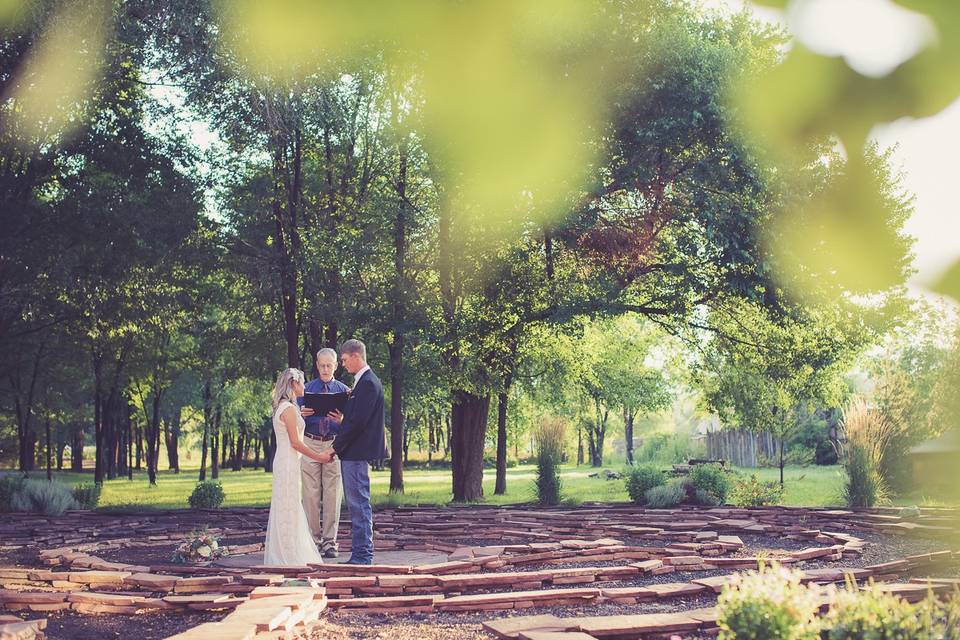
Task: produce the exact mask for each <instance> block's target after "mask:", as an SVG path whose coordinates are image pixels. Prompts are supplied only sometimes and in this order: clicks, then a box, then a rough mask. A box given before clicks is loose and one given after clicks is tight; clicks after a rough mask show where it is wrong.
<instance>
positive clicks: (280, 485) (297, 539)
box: [263, 401, 323, 567]
mask: <svg viewBox="0 0 960 640" xmlns="http://www.w3.org/2000/svg"><path fill="white" fill-rule="evenodd" d="M288 407H294V408H296V407H295V405H293V404H292V403H290V402H287V401H284V402H281V403H280V406H278V407H277V409H276V411H274V412H273V431H274V432H275V433H276V435H277V453H276V454H275V455H274V457H273V494H272V496H271V498H270V518H269V519H268V521H267V539H266V542H265V544H264V554H263V562H264V564H270V565H276V566H288V567H302V566H304V565H306V564H307V563H309V562H314V563H321V562H323V559H322V558H321V557H320V552H319V551H318V550H317V545H316V543H315V542H314V540H313V536H312V535H311V534H310V526H309V525H308V524H307V516H306V514H305V513H304V511H303V503H302V502H301V501H300V455H301V454H300V452H299V451H296V450H294V448H293V447H291V446H290V438H288V437H287V428H286V427H285V426H284V424H283V421H282V420H280V415H281V414H282V413H283V412H284V410H285V409H287V408H288ZM296 413H297V432H298V433H299V434H300V437H301V438H303V429H304V426H305V425H304V422H303V418H302V417H300V411H299V410H297V412H296Z"/></svg>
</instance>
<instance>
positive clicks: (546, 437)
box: [534, 417, 567, 505]
mask: <svg viewBox="0 0 960 640" xmlns="http://www.w3.org/2000/svg"><path fill="white" fill-rule="evenodd" d="M566 427H567V425H566V423H565V422H564V421H563V420H561V419H560V418H556V417H547V418H544V419H543V420H542V421H541V423H540V425H539V426H538V427H537V431H536V433H535V434H534V439H535V441H536V444H537V478H536V488H537V502H538V503H539V504H543V505H556V504H560V500H561V495H560V494H561V489H562V486H561V482H560V461H561V460H562V459H563V441H564V436H565V434H566Z"/></svg>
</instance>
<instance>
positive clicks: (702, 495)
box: [693, 489, 723, 507]
mask: <svg viewBox="0 0 960 640" xmlns="http://www.w3.org/2000/svg"><path fill="white" fill-rule="evenodd" d="M693 503H694V504H698V505H700V506H701V507H718V506H720V505H721V504H723V503H722V502H721V501H720V498H718V497H717V496H715V495H714V494H712V493H710V492H709V491H704V490H703V489H695V490H694V492H693Z"/></svg>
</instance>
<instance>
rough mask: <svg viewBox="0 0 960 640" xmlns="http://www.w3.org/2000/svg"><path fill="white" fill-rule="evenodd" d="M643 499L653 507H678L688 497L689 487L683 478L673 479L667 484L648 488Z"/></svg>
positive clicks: (647, 504)
mask: <svg viewBox="0 0 960 640" xmlns="http://www.w3.org/2000/svg"><path fill="white" fill-rule="evenodd" d="M643 499H644V501H645V502H646V506H648V507H650V508H651V509H667V508H669V507H676V506H677V505H679V504H681V503H683V501H684V500H686V499H687V487H686V485H685V484H684V482H683V481H682V480H671V481H670V482H668V483H667V484H664V485H660V486H658V487H653V488H652V489H647V491H646V492H645V493H644V494H643Z"/></svg>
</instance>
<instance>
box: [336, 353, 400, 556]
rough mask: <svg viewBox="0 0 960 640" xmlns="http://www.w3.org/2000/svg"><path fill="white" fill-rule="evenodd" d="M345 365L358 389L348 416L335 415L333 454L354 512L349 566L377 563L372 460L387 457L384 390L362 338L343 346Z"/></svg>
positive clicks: (350, 404)
mask: <svg viewBox="0 0 960 640" xmlns="http://www.w3.org/2000/svg"><path fill="white" fill-rule="evenodd" d="M340 362H341V364H343V368H344V369H346V370H347V372H348V373H351V374H353V380H354V383H353V391H352V392H351V393H350V398H349V399H348V400H347V406H346V407H344V409H343V413H340V412H339V411H334V412H331V413H330V414H329V417H330V418H332V419H334V420H336V421H337V422H339V423H340V429H339V433H338V434H337V437H336V438H335V439H334V441H333V450H334V451H336V453H337V457H338V458H340V473H341V476H342V478H343V493H344V496H345V497H346V499H347V507H348V508H349V509H350V531H351V534H352V536H353V538H352V542H351V553H350V559H349V560H348V561H347V564H373V509H372V507H371V506H370V465H369V461H370V460H375V459H378V458H385V457H386V455H387V454H386V444H385V443H386V434H385V432H384V425H383V386H382V385H381V384H380V378H378V377H377V376H376V375H375V374H374V373H373V371H371V370H370V367H368V366H367V348H366V346H364V344H363V343H362V342H360V341H359V340H347V341H346V342H344V343H343V346H341V347H340Z"/></svg>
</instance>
